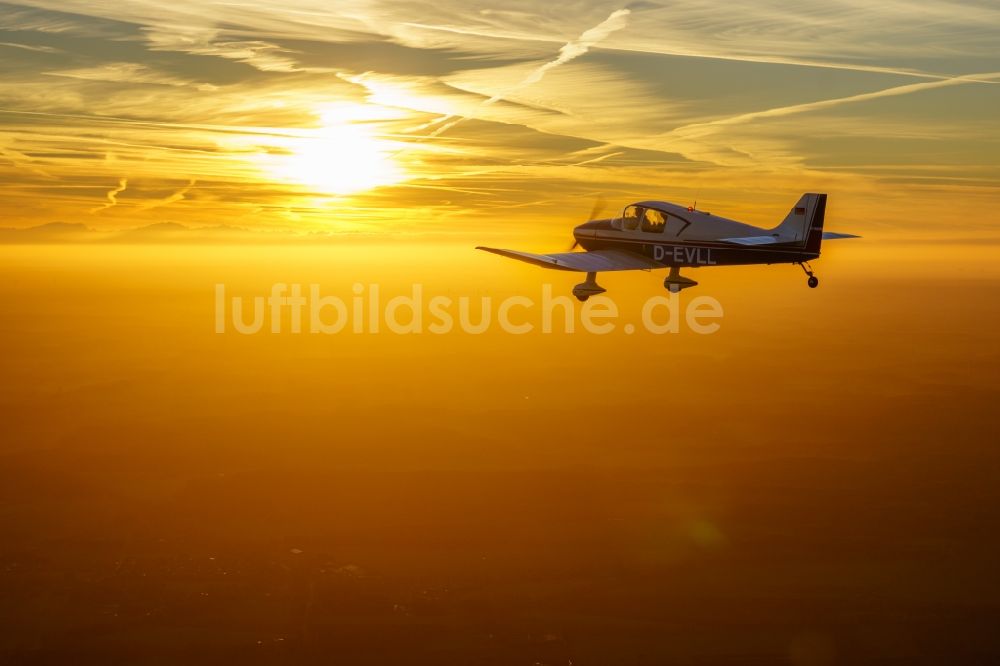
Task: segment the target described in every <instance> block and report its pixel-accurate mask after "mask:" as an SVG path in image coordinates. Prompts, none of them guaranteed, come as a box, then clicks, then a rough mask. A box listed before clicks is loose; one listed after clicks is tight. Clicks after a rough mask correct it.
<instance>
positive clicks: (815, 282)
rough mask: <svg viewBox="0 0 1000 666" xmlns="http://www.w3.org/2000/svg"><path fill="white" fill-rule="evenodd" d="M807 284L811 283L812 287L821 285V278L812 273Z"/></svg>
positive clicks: (810, 286)
mask: <svg viewBox="0 0 1000 666" xmlns="http://www.w3.org/2000/svg"><path fill="white" fill-rule="evenodd" d="M806 284H808V285H809V288H810V289H815V288H816V287H818V286H819V278H818V277H816V276H815V275H810V276H809V279H808V280H807V281H806Z"/></svg>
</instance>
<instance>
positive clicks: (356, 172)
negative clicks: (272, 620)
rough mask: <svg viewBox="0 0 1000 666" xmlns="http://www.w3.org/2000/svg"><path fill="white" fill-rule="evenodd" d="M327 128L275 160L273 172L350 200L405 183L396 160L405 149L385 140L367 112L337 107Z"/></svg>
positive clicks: (325, 117)
mask: <svg viewBox="0 0 1000 666" xmlns="http://www.w3.org/2000/svg"><path fill="white" fill-rule="evenodd" d="M320 117H321V119H322V126H321V127H320V128H318V129H315V130H307V131H306V132H305V133H303V134H302V135H301V136H296V137H294V138H292V139H290V140H289V141H288V143H287V144H286V145H285V148H286V150H285V151H284V152H285V154H282V155H277V156H275V158H276V159H275V160H274V162H273V164H272V169H271V171H272V172H273V174H274V176H275V177H277V178H280V179H282V180H286V181H289V182H294V183H298V184H300V185H304V186H306V187H310V188H313V189H315V190H317V191H319V192H322V193H325V194H332V195H346V194H354V193H357V192H363V191H366V190H370V189H373V188H376V187H383V186H386V185H392V184H395V183H398V182H400V181H401V180H403V179H404V174H403V171H402V168H401V167H400V165H399V164H398V163H397V162H396V160H395V153H398V151H399V149H398V148H397V147H396V146H395V145H394V144H393V143H392V142H390V141H388V140H385V139H382V138H380V137H379V136H378V135H377V134H376V132H375V130H374V126H373V120H377V118H372V117H371V113H370V112H366V111H364V110H363V107H360V106H358V107H356V108H350V107H348V108H346V109H345V108H343V107H336V108H333V109H329V110H326V111H324V112H323V113H322V114H321V116H320Z"/></svg>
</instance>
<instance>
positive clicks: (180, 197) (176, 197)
mask: <svg viewBox="0 0 1000 666" xmlns="http://www.w3.org/2000/svg"><path fill="white" fill-rule="evenodd" d="M197 182H198V181H196V180H195V179H193V178H192V179H191V180H190V181H189V182H188V184H187V185H185V186H184V187H182V188H181V189H179V190H177V191H176V192H174V193H173V194H171V195H170V196H168V197H166V198H164V199H158V200H156V201H150V202H148V203H145V204H143V205H142V206H140V208H141V209H142V210H150V209H152V208H160V207H162V206H169V205H170V204H172V203H177V202H178V201H184V199H185V196H186V195H187V193H188V192H190V191H191V190H192V189H193V188H194V186H195V184H197Z"/></svg>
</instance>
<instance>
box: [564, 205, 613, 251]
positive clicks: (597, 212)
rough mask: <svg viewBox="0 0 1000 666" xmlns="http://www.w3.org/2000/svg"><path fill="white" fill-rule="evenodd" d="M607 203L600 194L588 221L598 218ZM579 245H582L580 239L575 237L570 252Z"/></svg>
mask: <svg viewBox="0 0 1000 666" xmlns="http://www.w3.org/2000/svg"><path fill="white" fill-rule="evenodd" d="M607 203H608V202H607V201H605V199H604V197H603V196H598V197H597V198H596V199H594V207H593V208H591V209H590V216H589V217H587V221H588V222H592V221H594V220H596V219H597V218H598V217H599V216H600V215H601V213H602V212H604V208H605V206H606V205H607ZM579 246H580V241H578V240H576V239H575V238H574V239H573V244H572V245H570V246H569V250H570V252H572V251H573V250H575V249H576V248H578V247H579Z"/></svg>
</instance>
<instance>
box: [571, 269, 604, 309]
mask: <svg viewBox="0 0 1000 666" xmlns="http://www.w3.org/2000/svg"><path fill="white" fill-rule="evenodd" d="M604 292H605V289H604V287H602V286H601V285H599V284H597V273H587V280H586V282H581V283H580V284H578V285H576V286H575V287H573V295H574V296H576V300H578V301H580V302H581V303H584V302H586V300H587V299H588V298H590V297H591V296H596V295H597V294H603V293H604Z"/></svg>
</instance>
